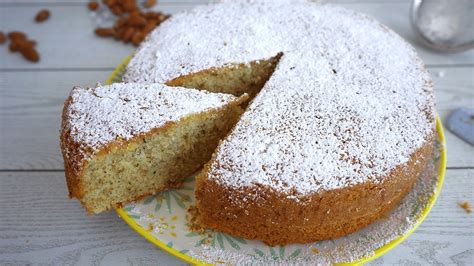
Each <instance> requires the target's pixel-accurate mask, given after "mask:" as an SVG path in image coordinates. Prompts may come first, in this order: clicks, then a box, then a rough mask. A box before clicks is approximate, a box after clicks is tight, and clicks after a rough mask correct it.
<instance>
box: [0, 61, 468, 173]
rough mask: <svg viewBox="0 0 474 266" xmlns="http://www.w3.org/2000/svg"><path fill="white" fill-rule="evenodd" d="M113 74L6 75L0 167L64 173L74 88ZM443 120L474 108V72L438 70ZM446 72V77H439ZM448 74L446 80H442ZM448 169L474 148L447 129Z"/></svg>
mask: <svg viewBox="0 0 474 266" xmlns="http://www.w3.org/2000/svg"><path fill="white" fill-rule="evenodd" d="M111 71H112V70H97V71H41V72H16V71H14V72H3V73H1V77H2V78H1V85H0V88H1V89H0V125H6V126H2V127H0V151H2V152H1V153H0V157H1V158H0V169H30V170H31V169H63V165H62V157H61V155H60V151H59V137H58V135H59V134H58V132H59V125H60V120H61V117H60V116H61V110H62V105H63V101H64V100H65V99H66V97H67V95H68V93H69V90H70V89H71V88H72V86H74V85H81V86H88V85H89V86H90V85H93V84H95V82H96V81H100V80H105V79H106V78H107V76H108V75H109V73H110V72H111ZM431 71H432V73H433V78H434V82H435V86H436V96H437V97H436V98H437V108H438V111H439V112H440V115H441V117H442V118H443V119H445V118H446V116H447V114H449V113H450V112H451V111H452V110H453V109H454V108H456V107H461V106H464V107H474V102H473V101H472V99H473V98H474V81H473V75H472V73H473V71H474V68H433V69H431ZM440 73H442V74H440ZM439 75H443V77H439ZM446 137H447V142H448V153H449V155H448V166H449V167H473V166H474V156H472V154H474V147H473V146H470V145H468V144H467V143H465V142H464V141H462V140H460V139H458V138H457V137H455V136H454V135H452V134H451V133H450V132H449V131H447V130H446Z"/></svg>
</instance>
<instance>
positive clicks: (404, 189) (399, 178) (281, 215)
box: [196, 132, 435, 246]
mask: <svg viewBox="0 0 474 266" xmlns="http://www.w3.org/2000/svg"><path fill="white" fill-rule="evenodd" d="M434 134H435V132H433V134H432V135H431V136H430V137H429V138H428V139H427V141H426V142H425V144H424V145H423V146H422V147H420V148H419V149H418V150H417V151H416V152H414V153H413V154H412V155H411V157H410V160H409V161H408V162H407V163H406V164H403V165H399V166H397V167H396V168H395V169H394V170H392V171H391V172H390V174H388V175H387V176H385V177H384V178H383V182H381V183H373V182H365V183H361V184H357V185H354V186H350V187H345V188H340V189H335V190H329V191H325V192H322V193H313V194H311V195H307V196H305V197H303V198H300V201H299V202H296V201H294V200H291V199H288V198H287V197H286V195H281V193H278V192H275V191H274V190H272V188H270V187H259V188H258V191H255V187H251V188H245V189H243V190H235V189H232V188H229V187H228V186H225V185H222V184H221V183H219V182H216V181H215V180H213V179H209V178H207V175H208V174H209V167H210V165H211V164H212V163H213V161H214V160H215V156H214V157H213V159H211V161H210V162H209V163H208V164H207V165H206V166H205V167H204V170H203V172H202V173H201V174H200V175H199V176H198V177H197V178H196V200H197V217H196V222H197V224H198V225H199V226H200V227H203V228H207V227H211V228H214V229H216V230H218V231H222V232H225V233H228V234H231V235H236V236H240V237H243V238H246V239H260V240H262V241H264V242H265V243H266V244H269V245H272V246H275V245H286V244H290V243H309V242H315V241H318V240H324V239H333V238H337V237H340V236H344V235H347V234H350V233H352V232H355V231H357V230H359V229H361V228H363V227H365V226H367V225H368V224H370V223H372V222H373V221H375V220H377V219H380V218H382V217H383V216H384V215H385V214H386V213H387V212H388V211H390V210H391V209H392V208H393V207H395V206H396V205H397V204H398V203H399V202H400V200H401V199H403V197H405V195H406V194H407V193H408V192H409V191H410V190H411V188H412V187H413V185H414V184H415V182H416V180H417V178H418V176H419V174H420V173H421V172H422V171H423V169H424V168H425V166H426V165H427V163H428V160H430V158H431V154H432V151H433V143H434V142H433V140H434ZM222 167H226V166H225V165H222ZM255 193H258V194H259V197H258V198H254V200H252V201H248V200H246V196H247V195H249V194H255Z"/></svg>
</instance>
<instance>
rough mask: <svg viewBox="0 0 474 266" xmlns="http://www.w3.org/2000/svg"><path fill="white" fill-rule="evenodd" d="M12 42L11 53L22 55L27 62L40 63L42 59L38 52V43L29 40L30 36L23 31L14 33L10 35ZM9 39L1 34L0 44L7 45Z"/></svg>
mask: <svg viewBox="0 0 474 266" xmlns="http://www.w3.org/2000/svg"><path fill="white" fill-rule="evenodd" d="M8 39H9V40H10V46H9V48H10V52H12V53H15V52H18V53H20V54H21V55H22V56H23V57H24V58H25V59H26V60H28V61H31V62H38V61H39V59H40V56H39V53H38V51H36V49H35V46H36V42H35V41H34V40H30V39H28V36H27V35H26V34H25V33H23V32H21V31H12V32H10V33H8ZM6 41H7V37H6V36H5V34H4V33H3V32H0V44H2V43H5V42H6Z"/></svg>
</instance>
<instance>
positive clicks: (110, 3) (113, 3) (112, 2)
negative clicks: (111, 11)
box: [102, 0, 118, 8]
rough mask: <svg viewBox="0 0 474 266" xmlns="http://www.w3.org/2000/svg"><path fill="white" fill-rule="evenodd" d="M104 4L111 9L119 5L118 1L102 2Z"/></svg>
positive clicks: (107, 0)
mask: <svg viewBox="0 0 474 266" xmlns="http://www.w3.org/2000/svg"><path fill="white" fill-rule="evenodd" d="M102 2H103V3H104V4H105V5H106V6H108V7H109V8H111V7H112V6H114V5H116V4H117V2H118V1H117V0H102Z"/></svg>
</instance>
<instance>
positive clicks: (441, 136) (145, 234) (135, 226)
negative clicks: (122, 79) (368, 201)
mask: <svg viewBox="0 0 474 266" xmlns="http://www.w3.org/2000/svg"><path fill="white" fill-rule="evenodd" d="M130 58H131V56H129V57H127V58H126V59H125V60H124V61H123V62H122V63H121V64H120V65H119V66H118V67H117V68H116V69H115V70H114V71H113V72H112V74H111V75H110V77H109V78H108V79H107V82H106V83H107V84H111V83H112V82H113V80H114V78H115V77H116V76H117V75H118V74H119V72H120V71H121V69H122V68H123V67H124V66H125V65H126V64H128V62H129V61H130ZM436 130H437V131H438V137H439V140H440V141H441V147H442V149H441V158H440V160H441V161H440V166H439V171H438V183H437V184H436V189H435V192H434V193H433V195H432V196H431V198H430V199H429V200H428V204H427V205H426V207H425V208H424V209H423V211H422V213H421V214H420V216H419V218H418V219H417V221H416V223H415V224H414V225H413V227H412V228H411V229H410V230H409V231H408V232H406V233H405V234H404V235H401V236H400V237H398V238H396V239H394V240H392V241H391V242H390V243H388V244H385V245H384V246H383V247H381V248H379V249H377V250H375V251H374V255H372V256H369V257H365V258H362V259H361V260H359V261H356V262H351V263H341V264H338V265H360V264H365V263H367V262H370V261H372V260H375V259H376V258H379V257H380V256H382V255H384V254H385V253H387V252H388V251H389V250H391V249H393V248H395V247H396V246H398V245H399V244H400V243H402V242H403V241H404V240H405V239H407V238H408V237H409V236H410V235H411V234H412V233H413V232H414V231H415V230H416V229H417V228H418V227H419V226H420V225H421V224H422V223H423V221H424V220H425V218H426V217H427V216H428V213H429V212H430V211H431V209H432V208H433V206H434V204H435V202H436V200H437V199H438V196H439V194H440V192H441V188H442V187H443V183H444V175H445V174H446V162H447V150H446V140H445V136H444V131H443V125H442V123H441V119H440V118H439V116H436ZM115 211H116V212H117V214H118V215H119V216H120V217H121V218H122V219H123V220H124V221H125V222H126V223H127V224H128V225H129V226H130V227H131V228H132V229H133V230H135V231H136V232H137V233H138V234H140V235H141V236H143V237H144V238H145V239H147V240H148V241H150V242H151V243H153V244H155V245H156V246H158V247H159V248H161V249H163V250H164V251H166V252H168V253H170V254H171V255H173V256H175V257H177V258H179V259H181V260H183V261H185V262H188V263H191V264H193V265H210V264H208V263H205V262H203V261H200V260H197V259H195V258H193V257H191V256H189V255H186V254H183V253H181V252H179V251H178V250H176V249H174V248H171V247H169V246H167V245H166V243H164V242H161V241H160V240H159V239H157V238H156V237H154V236H153V235H152V234H151V233H150V232H148V231H146V230H145V229H143V228H142V227H141V226H139V225H138V224H137V223H136V222H135V220H133V219H132V218H130V217H129V216H128V215H127V213H126V212H125V211H124V210H123V209H122V208H120V209H116V210H115Z"/></svg>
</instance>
